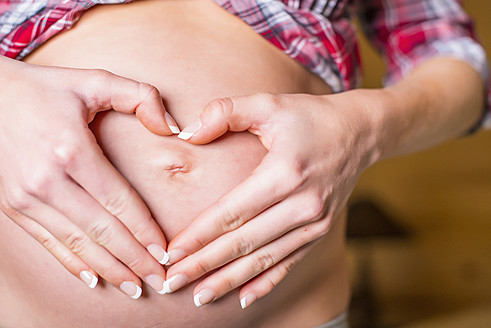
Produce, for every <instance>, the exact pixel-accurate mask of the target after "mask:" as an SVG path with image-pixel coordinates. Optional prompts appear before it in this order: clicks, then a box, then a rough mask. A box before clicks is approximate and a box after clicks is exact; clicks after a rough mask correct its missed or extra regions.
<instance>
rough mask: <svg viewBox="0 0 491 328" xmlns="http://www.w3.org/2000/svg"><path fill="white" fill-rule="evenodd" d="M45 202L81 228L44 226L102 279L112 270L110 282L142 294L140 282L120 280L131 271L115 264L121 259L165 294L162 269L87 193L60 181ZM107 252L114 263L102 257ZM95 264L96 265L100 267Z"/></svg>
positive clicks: (106, 257)
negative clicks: (104, 273)
mask: <svg viewBox="0 0 491 328" xmlns="http://www.w3.org/2000/svg"><path fill="white" fill-rule="evenodd" d="M66 195H70V197H66ZM43 200H44V201H45V203H46V204H47V205H49V206H51V207H53V208H54V209H56V210H57V211H59V212H60V213H61V214H63V216H65V217H66V218H69V220H70V221H71V222H73V224H74V225H75V226H76V227H78V228H79V229H78V230H79V231H75V229H73V227H71V226H70V225H68V224H66V223H65V224H63V223H60V224H59V225H58V226H57V227H56V226H51V221H49V222H46V221H44V225H45V226H47V225H49V226H50V228H49V230H50V231H52V233H53V235H55V236H57V238H61V239H60V240H61V241H62V242H63V243H64V244H65V245H67V246H68V248H69V249H70V250H71V251H72V252H74V253H75V254H77V255H79V256H80V257H81V258H82V259H84V260H85V261H86V262H87V263H89V264H90V265H91V266H92V267H93V268H94V270H96V271H97V272H99V273H100V274H101V275H102V276H104V275H103V273H102V272H106V275H107V272H108V271H109V272H110V274H112V275H113V276H114V277H117V278H114V279H112V280H110V281H109V282H111V283H113V284H115V285H116V286H120V288H121V289H122V290H123V291H128V290H129V291H130V292H131V291H134V292H135V293H136V294H134V295H130V296H132V297H134V296H135V295H137V296H139V293H138V291H139V292H140V293H141V291H140V289H139V288H137V287H139V284H138V282H139V280H138V279H136V281H134V280H132V281H126V280H125V281H123V282H121V281H117V279H121V277H122V276H123V275H127V274H128V271H127V270H123V269H122V267H121V265H119V266H118V265H116V262H117V261H118V260H119V261H121V262H122V263H123V264H125V265H126V267H127V268H128V269H130V270H131V271H132V272H134V273H135V274H136V275H137V276H138V277H140V278H142V279H143V280H144V281H146V282H148V283H149V285H150V286H151V287H153V288H154V289H155V290H156V291H157V292H162V289H163V282H164V277H165V272H164V269H163V267H162V266H161V265H160V264H159V263H157V261H155V259H154V258H153V257H151V256H150V255H149V254H148V252H147V251H146V249H145V248H144V247H143V246H142V245H141V244H140V243H139V242H138V241H137V240H136V239H135V238H134V237H133V235H132V234H131V233H130V232H129V231H128V229H126V227H125V226H124V225H123V224H122V223H121V222H120V221H119V220H117V219H115V218H114V217H113V216H112V215H111V214H110V213H108V212H107V211H105V210H104V208H102V207H101V206H100V204H99V203H97V201H95V200H94V199H93V198H92V197H91V196H90V195H89V194H87V193H86V191H85V190H83V189H82V188H80V187H79V186H78V185H76V184H75V183H73V182H72V181H70V180H63V181H57V188H56V189H51V191H50V192H48V193H47V194H46V196H45V197H44V198H43ZM100 246H102V247H100ZM104 249H105V250H107V251H109V253H110V254H112V256H110V257H111V260H109V259H108V256H103V252H102V251H103V250H104ZM109 253H108V254H109ZM99 258H100V259H105V262H99V260H98V259H99ZM92 263H97V265H98V266H99V267H97V266H96V265H94V264H92ZM101 266H102V268H101ZM99 270H102V272H101V271H99ZM115 271H116V272H115ZM117 271H120V273H119V272H117ZM118 283H119V284H118ZM125 285H128V286H127V287H128V288H126V287H124V286H125ZM121 286H122V287H121Z"/></svg>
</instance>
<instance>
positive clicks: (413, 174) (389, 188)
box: [351, 0, 491, 327]
mask: <svg viewBox="0 0 491 328" xmlns="http://www.w3.org/2000/svg"><path fill="white" fill-rule="evenodd" d="M465 7H466V9H467V10H468V12H469V13H470V14H471V15H472V16H473V17H474V19H475V21H476V28H477V31H478V34H479V36H480V38H481V40H482V42H483V43H484V45H485V48H486V49H487V53H488V57H489V54H491V1H489V0H467V1H465ZM362 58H363V61H364V67H365V71H366V72H365V73H366V77H365V82H364V86H365V87H379V86H380V85H381V83H380V81H381V77H382V75H383V65H382V62H381V60H380V58H378V57H377V55H376V54H375V53H374V52H373V51H372V49H370V48H369V46H367V44H366V43H365V42H363V43H362ZM361 198H363V199H365V198H369V199H372V200H374V201H375V202H376V203H377V204H379V205H381V206H382V208H383V209H384V210H385V211H386V212H387V213H388V214H390V215H391V216H392V217H393V218H394V219H396V220H397V221H398V222H399V223H401V224H402V225H404V226H405V227H407V229H408V230H409V231H411V233H412V237H411V238H410V239H409V240H405V241H402V240H401V241H382V240H380V241H372V242H370V244H367V243H365V244H363V243H353V244H352V245H351V254H352V262H353V266H354V268H356V264H357V261H358V260H359V256H360V254H361V253H360V247H362V248H366V247H369V249H370V250H371V251H370V252H369V255H368V256H370V261H371V270H372V271H373V272H372V275H373V283H374V288H375V296H376V301H377V304H378V306H379V308H380V313H377V315H378V320H379V322H380V323H381V326H393V325H402V324H404V323H408V322H415V321H418V320H423V321H424V320H426V318H430V317H437V316H443V317H444V316H447V315H448V316H450V315H455V313H458V312H459V311H471V312H470V313H474V312H472V310H469V308H473V307H480V308H482V307H483V304H488V305H489V307H486V306H484V307H486V308H489V312H491V131H481V132H480V133H478V134H476V135H474V136H471V137H467V138H463V139H459V140H455V141H451V142H448V143H446V144H444V145H441V146H439V147H437V148H433V149H431V150H428V151H424V152H421V153H418V154H415V155H410V156H405V157H402V158H397V159H392V160H388V161H385V162H382V163H379V164H378V165H376V166H374V167H372V168H371V169H369V170H368V171H367V172H366V173H365V174H364V175H363V176H362V177H361V179H360V182H359V184H358V186H357V188H356V190H355V192H354V196H353V197H352V201H356V200H357V199H361ZM363 252H364V253H363V254H366V249H365V250H363ZM357 256H358V257H357ZM355 271H356V270H355ZM354 276H356V272H355V273H354ZM353 279H356V277H355V278H353ZM482 313H483V312H482ZM476 315H477V316H478V314H476ZM487 318H488V320H489V319H490V317H489V315H488V317H487ZM476 320H479V318H476ZM436 322H438V320H437V321H436ZM437 326H438V325H434V327H437ZM424 327H430V326H424ZM466 327H470V326H466ZM490 327H491V322H490Z"/></svg>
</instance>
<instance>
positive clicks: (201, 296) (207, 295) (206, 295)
mask: <svg viewBox="0 0 491 328" xmlns="http://www.w3.org/2000/svg"><path fill="white" fill-rule="evenodd" d="M214 299H215V293H214V292H213V291H212V290H210V289H203V290H202V291H200V292H199V293H198V294H196V295H194V305H196V307H200V306H201V305H205V304H208V303H210V302H211V301H213V300H214Z"/></svg>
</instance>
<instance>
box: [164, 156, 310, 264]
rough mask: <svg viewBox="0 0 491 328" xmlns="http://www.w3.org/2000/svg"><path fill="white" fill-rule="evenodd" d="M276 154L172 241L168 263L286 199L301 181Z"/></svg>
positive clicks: (267, 158) (177, 259)
mask: <svg viewBox="0 0 491 328" xmlns="http://www.w3.org/2000/svg"><path fill="white" fill-rule="evenodd" d="M274 157H275V156H271V155H270V154H268V155H266V157H265V158H264V159H263V161H262V162H261V164H259V166H258V167H257V168H256V170H254V172H253V173H252V174H251V175H250V176H249V177H248V178H247V179H246V180H245V181H244V182H242V183H241V184H239V185H238V186H237V187H235V188H234V189H232V190H231V191H230V192H229V193H227V194H226V195H224V196H223V197H222V198H220V199H219V200H218V201H217V202H215V203H214V204H212V205H211V206H210V207H208V208H207V209H206V210H205V211H203V212H202V213H201V214H200V215H199V216H198V217H197V218H196V219H195V220H194V221H193V222H192V223H191V225H189V226H188V227H187V228H186V229H184V230H183V231H181V232H180V233H179V234H178V235H177V236H176V237H174V239H172V240H171V242H170V243H169V247H168V249H167V250H168V253H169V257H170V258H169V263H176V262H178V261H180V260H181V259H183V258H184V257H186V256H187V255H189V254H192V253H194V252H196V251H197V250H199V249H201V248H202V247H204V246H205V245H207V244H208V243H210V242H211V241H213V240H215V239H216V238H218V237H219V236H221V235H223V234H225V233H227V232H229V231H232V230H235V229H237V228H239V227H240V226H242V225H243V224H244V223H245V222H247V221H249V220H250V219H251V218H253V217H255V216H256V215H258V214H259V213H261V212H262V211H264V210H266V209H267V208H269V207H270V206H272V205H274V204H276V203H278V202H280V201H282V200H283V199H285V198H286V197H287V196H288V195H289V194H291V192H293V190H295V189H296V188H297V187H298V186H299V185H300V184H301V181H300V179H298V177H297V176H296V175H294V174H292V169H291V168H290V165H289V164H288V162H286V161H284V160H282V159H280V160H279V161H278V160H277V159H275V158H274ZM271 158H273V159H271Z"/></svg>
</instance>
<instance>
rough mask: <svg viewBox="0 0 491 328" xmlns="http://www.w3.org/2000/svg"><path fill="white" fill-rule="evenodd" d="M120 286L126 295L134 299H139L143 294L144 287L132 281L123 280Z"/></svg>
mask: <svg viewBox="0 0 491 328" xmlns="http://www.w3.org/2000/svg"><path fill="white" fill-rule="evenodd" d="M119 288H121V290H122V291H123V292H124V293H125V294H126V295H128V296H129V297H131V298H132V299H134V300H136V299H139V298H140V296H141V295H142V288H141V287H140V286H138V285H137V284H135V283H134V282H132V281H125V282H123V283H122V284H121V285H119Z"/></svg>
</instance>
